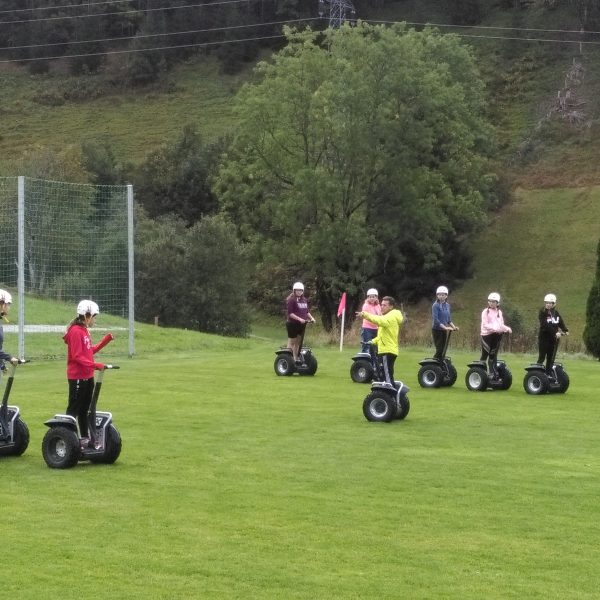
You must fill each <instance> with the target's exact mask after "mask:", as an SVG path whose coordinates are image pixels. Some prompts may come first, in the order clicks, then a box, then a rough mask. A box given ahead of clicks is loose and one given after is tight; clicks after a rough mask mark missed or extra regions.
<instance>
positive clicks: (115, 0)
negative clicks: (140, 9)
mask: <svg viewBox="0 0 600 600" xmlns="http://www.w3.org/2000/svg"><path fill="white" fill-rule="evenodd" d="M136 1H137V0H106V1H101V2H94V3H93V4H89V3H88V7H89V6H100V5H102V4H117V3H119V4H122V3H124V2H136ZM84 7H85V5H83V4H65V5H64V6H32V7H31V8H13V9H12V10H0V14H6V13H18V12H31V13H32V12H35V11H36V10H53V9H57V8H60V9H61V10H62V9H63V8H84Z"/></svg>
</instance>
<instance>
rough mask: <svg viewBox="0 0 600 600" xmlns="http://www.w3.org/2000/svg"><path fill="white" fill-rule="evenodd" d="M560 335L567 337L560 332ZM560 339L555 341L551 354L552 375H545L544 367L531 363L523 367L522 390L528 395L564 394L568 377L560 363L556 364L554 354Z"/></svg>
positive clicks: (568, 381)
mask: <svg viewBox="0 0 600 600" xmlns="http://www.w3.org/2000/svg"><path fill="white" fill-rule="evenodd" d="M561 334H562V335H567V334H566V333H563V332H561ZM559 343H560V338H558V339H557V341H556V344H555V345H554V352H553V353H552V369H551V370H552V373H551V374H550V375H549V374H548V373H546V369H545V368H544V365H540V364H538V363H532V364H530V365H528V366H527V367H525V371H527V373H525V377H524V378H523V389H524V390H525V392H527V393H528V394H530V395H533V396H539V395H541V394H546V393H550V394H564V393H565V392H566V391H567V390H568V389H569V385H570V380H569V375H568V374H567V372H566V371H565V370H564V367H563V365H562V363H557V362H556V354H557V352H558V346H559Z"/></svg>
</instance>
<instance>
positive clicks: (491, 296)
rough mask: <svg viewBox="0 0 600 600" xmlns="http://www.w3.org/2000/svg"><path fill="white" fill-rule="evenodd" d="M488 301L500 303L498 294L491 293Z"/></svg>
mask: <svg viewBox="0 0 600 600" xmlns="http://www.w3.org/2000/svg"><path fill="white" fill-rule="evenodd" d="M488 300H495V301H496V302H498V303H499V302H500V294H499V293H498V292H492V293H491V294H490V295H489V296H488Z"/></svg>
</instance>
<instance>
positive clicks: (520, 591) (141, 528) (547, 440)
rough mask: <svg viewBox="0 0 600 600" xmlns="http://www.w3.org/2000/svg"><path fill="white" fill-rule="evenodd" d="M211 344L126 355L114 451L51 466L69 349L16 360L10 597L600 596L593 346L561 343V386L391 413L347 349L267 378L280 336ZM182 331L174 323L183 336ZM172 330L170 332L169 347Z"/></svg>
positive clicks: (117, 375) (517, 362)
mask: <svg viewBox="0 0 600 600" xmlns="http://www.w3.org/2000/svg"><path fill="white" fill-rule="evenodd" d="M195 335H196V336H197V337H198V339H199V340H201V341H202V342H201V344H205V347H206V349H204V350H201V349H199V346H196V348H195V349H194V350H193V351H189V352H182V351H181V350H180V349H178V350H176V351H173V352H172V351H171V349H170V347H169V345H168V342H167V341H165V340H163V342H164V343H163V345H162V347H161V348H160V350H159V351H156V352H148V353H143V352H142V355H141V357H138V358H134V359H131V360H129V359H123V360H121V361H120V363H121V366H122V368H121V370H119V371H111V372H108V373H107V375H106V377H105V382H104V387H103V392H102V396H101V398H100V405H101V407H103V408H105V409H109V410H111V411H112V412H113V414H114V418H115V424H116V426H117V427H118V429H119V431H120V433H121V435H122V438H123V451H122V454H121V457H120V458H119V460H118V461H117V463H116V464H114V465H112V466H106V465H89V464H86V463H83V464H81V465H78V466H77V467H75V468H73V469H71V470H67V471H56V470H50V469H48V468H47V467H46V465H45V463H44V462H43V459H42V456H41V451H40V445H41V439H42V436H43V435H44V433H45V430H46V428H45V427H44V425H43V421H44V420H45V419H46V418H48V417H49V416H51V415H52V414H54V413H55V412H62V411H63V410H64V407H65V401H66V394H65V392H66V382H65V380H64V377H65V376H64V364H63V362H62V361H46V362H44V361H42V362H37V363H36V362H32V363H30V364H28V365H25V366H23V367H20V368H19V371H18V373H17V379H16V380H15V384H14V386H13V393H12V397H11V402H12V403H15V404H17V405H19V406H20V407H21V410H22V414H23V416H24V418H25V420H26V422H27V423H28V425H29V428H30V431H31V443H30V446H29V449H28V450H27V452H26V453H25V454H24V455H23V456H22V457H20V458H4V459H2V460H1V461H0V462H1V463H2V465H1V468H2V473H3V486H2V488H3V490H2V504H3V510H4V515H5V523H6V527H5V531H6V534H7V542H6V544H5V546H4V548H5V550H4V553H5V563H6V565H7V573H8V574H9V575H10V576H7V577H6V580H5V584H4V590H5V592H6V594H7V595H8V596H9V597H22V598H38V599H46V598H48V599H50V598H56V597H61V598H64V599H71V598H73V599H75V598H77V599H79V598H92V597H97V596H100V595H101V596H102V597H110V598H115V599H119V598H123V599H128V600H129V599H134V598H150V599H165V600H166V599H173V598H219V599H234V598H236V599H237V598H248V599H253V598H256V599H259V598H260V599H262V598H269V599H270V598H280V599H288V598H294V599H296V598H297V599H307V600H308V599H310V600H313V599H316V598H319V599H320V598H322V599H330V598H339V599H344V600H346V599H348V598H356V599H359V598H360V599H365V598H372V599H381V598H390V599H391V598H394V599H395V598H402V597H408V598H473V599H481V598H548V597H550V598H596V597H597V590H598V583H599V581H598V575H597V569H596V566H597V565H598V564H599V562H600V544H599V543H598V542H599V541H600V525H599V523H600V519H599V516H600V515H599V512H600V505H599V504H598V502H597V497H598V491H599V484H598V481H599V480H600V458H599V456H600V405H599V404H598V402H597V397H596V395H597V394H596V379H597V375H598V373H597V370H598V363H597V362H594V361H591V360H585V359H578V360H575V359H571V358H569V357H562V356H561V358H564V359H565V362H566V367H567V369H568V372H569V374H570V376H571V381H572V386H571V388H570V389H569V391H568V392H567V394H565V395H549V396H544V397H531V396H527V395H526V394H525V393H524V391H523V389H522V386H521V383H520V382H521V379H522V375H523V374H524V371H523V370H522V369H523V366H525V365H526V364H528V362H529V361H530V359H531V357H529V356H518V355H508V356H505V358H507V360H508V361H509V364H510V365H511V367H512V369H513V373H514V377H515V383H514V385H513V388H512V389H511V390H509V391H507V392H487V393H478V394H477V393H472V392H468V391H467V390H466V388H465V386H464V374H465V371H466V363H467V362H468V361H469V360H471V359H472V358H474V356H472V355H471V354H463V353H456V354H454V355H453V359H454V363H455V365H456V367H457V368H458V370H459V379H458V381H457V383H456V385H455V386H454V387H453V388H450V389H440V390H422V389H421V388H419V387H418V385H417V382H416V373H417V370H418V365H417V362H418V361H419V360H420V359H421V358H423V357H424V356H426V355H428V354H429V353H430V349H429V348H427V349H403V351H402V353H401V356H400V357H399V359H398V362H397V374H398V375H399V376H400V377H401V378H403V379H404V380H405V381H406V382H407V383H408V384H409V385H410V386H411V392H410V399H411V404H412V409H411V412H410V414H409V415H408V417H407V419H406V420H405V421H403V422H394V423H392V424H387V425H386V424H373V423H368V422H367V421H366V420H365V419H364V417H363V415H362V401H363V399H364V397H365V396H366V394H367V393H368V390H369V386H368V385H359V384H354V383H352V382H351V380H350V377H349V367H350V364H351V360H350V357H351V356H352V354H353V353H354V348H350V347H347V348H345V349H344V351H343V352H342V353H340V352H339V351H338V350H337V349H336V348H332V347H317V348H315V353H316V355H317V357H318V359H319V370H318V372H317V374H316V376H315V377H298V376H294V377H290V378H281V377H277V376H276V375H275V374H274V371H273V366H272V365H273V359H274V350H275V348H276V347H277V345H278V343H279V340H277V342H275V339H273V340H260V339H259V340H257V339H253V340H225V339H223V338H217V337H216V336H203V335H202V334H195ZM173 337H174V338H175V340H176V344H177V343H178V342H177V339H179V338H178V334H177V333H176V332H173ZM178 347H179V346H178Z"/></svg>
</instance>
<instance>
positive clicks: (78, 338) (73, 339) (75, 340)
mask: <svg viewBox="0 0 600 600" xmlns="http://www.w3.org/2000/svg"><path fill="white" fill-rule="evenodd" d="M85 337H86V335H85V334H79V333H78V334H77V335H72V336H69V354H70V358H71V360H72V361H73V362H76V363H78V364H80V365H82V366H84V367H92V368H94V369H96V370H102V369H104V364H103V363H97V362H94V361H93V360H91V359H90V358H89V356H88V351H87V350H86V348H85V345H84V339H85Z"/></svg>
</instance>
